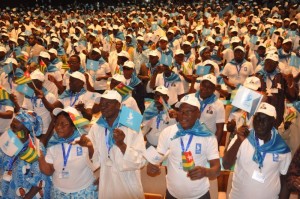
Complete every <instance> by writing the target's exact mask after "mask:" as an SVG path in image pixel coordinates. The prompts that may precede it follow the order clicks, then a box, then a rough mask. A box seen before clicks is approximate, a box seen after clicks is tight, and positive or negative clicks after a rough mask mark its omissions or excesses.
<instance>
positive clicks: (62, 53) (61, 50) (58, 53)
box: [57, 46, 66, 56]
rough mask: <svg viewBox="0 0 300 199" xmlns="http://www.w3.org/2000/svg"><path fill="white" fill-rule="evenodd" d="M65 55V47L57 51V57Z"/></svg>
mask: <svg viewBox="0 0 300 199" xmlns="http://www.w3.org/2000/svg"><path fill="white" fill-rule="evenodd" d="M65 54H66V52H65V49H64V48H63V47H61V46H60V47H58V49H57V55H58V56H63V55H65Z"/></svg>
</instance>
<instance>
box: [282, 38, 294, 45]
mask: <svg viewBox="0 0 300 199" xmlns="http://www.w3.org/2000/svg"><path fill="white" fill-rule="evenodd" d="M289 42H291V43H293V41H292V40H291V39H290V38H288V39H285V40H283V42H282V44H286V43H289Z"/></svg>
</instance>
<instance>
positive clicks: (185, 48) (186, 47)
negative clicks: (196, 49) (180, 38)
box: [182, 44, 192, 54]
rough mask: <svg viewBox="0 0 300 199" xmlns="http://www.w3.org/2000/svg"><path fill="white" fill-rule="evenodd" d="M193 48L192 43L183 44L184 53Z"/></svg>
mask: <svg viewBox="0 0 300 199" xmlns="http://www.w3.org/2000/svg"><path fill="white" fill-rule="evenodd" d="M191 49H192V47H191V46H190V45H186V44H184V45H182V50H183V52H184V54H187V53H189V52H191Z"/></svg>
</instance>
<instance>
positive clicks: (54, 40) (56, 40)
mask: <svg viewBox="0 0 300 199" xmlns="http://www.w3.org/2000/svg"><path fill="white" fill-rule="evenodd" d="M51 41H52V42H55V43H59V39H58V38H56V37H54V38H52V39H51Z"/></svg>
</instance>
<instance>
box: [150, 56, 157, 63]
mask: <svg viewBox="0 0 300 199" xmlns="http://www.w3.org/2000/svg"><path fill="white" fill-rule="evenodd" d="M158 59H159V58H158V56H149V62H150V63H151V64H152V65H155V64H156V63H157V62H158Z"/></svg>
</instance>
